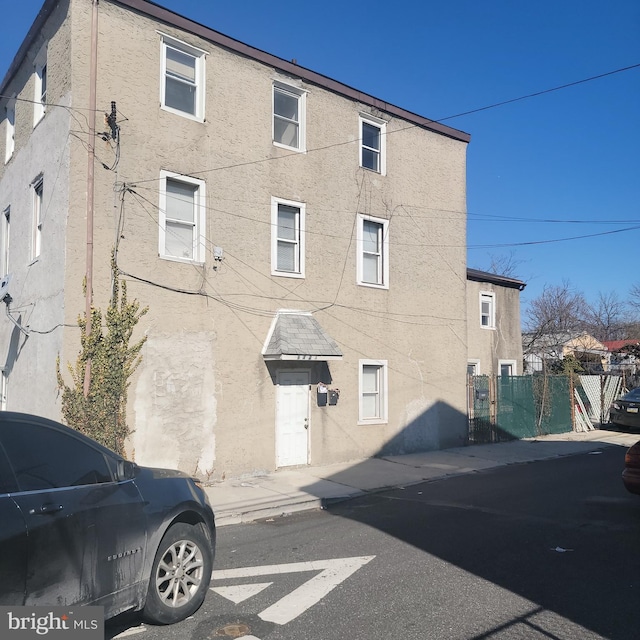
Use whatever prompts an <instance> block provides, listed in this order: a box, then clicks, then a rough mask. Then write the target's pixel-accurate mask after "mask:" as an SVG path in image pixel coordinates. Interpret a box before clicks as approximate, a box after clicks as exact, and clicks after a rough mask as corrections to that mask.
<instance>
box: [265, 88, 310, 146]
mask: <svg viewBox="0 0 640 640" xmlns="http://www.w3.org/2000/svg"><path fill="white" fill-rule="evenodd" d="M277 91H279V92H281V93H286V94H288V95H289V96H291V97H293V98H296V99H297V100H298V121H297V123H296V124H297V125H298V146H297V147H295V146H290V145H288V144H284V143H283V142H278V141H277V140H276V119H277V118H281V119H285V118H284V117H283V116H278V115H277V114H276V92H277ZM271 113H272V119H271V139H272V140H273V144H274V145H275V146H276V147H282V148H283V149H291V150H293V151H300V152H302V153H304V152H305V151H306V137H307V132H306V122H307V92H306V91H305V90H304V89H299V88H298V87H293V86H291V85H289V84H285V83H283V82H278V81H274V83H273V89H272V91H271ZM291 122H293V121H291Z"/></svg>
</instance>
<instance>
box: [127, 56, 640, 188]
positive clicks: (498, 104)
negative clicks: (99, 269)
mask: <svg viewBox="0 0 640 640" xmlns="http://www.w3.org/2000/svg"><path fill="white" fill-rule="evenodd" d="M638 68H640V63H638V64H632V65H629V66H628V67H622V68H620V69H614V70H613V71H607V72H605V73H600V74H598V75H596V76H590V77H588V78H583V79H582V80H575V81H574V82H569V83H567V84H563V85H560V86H557V87H551V88H550V89H543V90H541V91H536V92H534V93H528V94H527V95H524V96H519V97H517V98H511V99H509V100H503V101H502V102H494V103H492V104H489V105H486V106H484V107H478V108H476V109H471V110H469V111H463V112H461V113H456V114H454V115H451V116H446V117H444V118H439V119H437V120H431V119H429V122H431V123H434V124H438V123H441V122H445V121H446V120H453V119H454V118H460V117H462V116H466V115H470V114H473V113H479V112H481V111H487V110H488V109H496V108H498V107H502V106H504V105H506V104H511V103H513V102H519V101H521V100H527V99H529V98H535V97H537V96H541V95H544V94H546V93H552V92H554V91H560V90H562V89H567V88H569V87H573V86H576V85H579V84H584V83H586V82H592V81H594V80H600V79H601V78H605V77H607V76H612V75H615V74H617V73H622V72H624V71H631V70H632V69H638ZM420 126H421V125H418V124H412V125H408V126H406V127H402V128H400V129H396V130H395V131H387V133H386V134H385V135H386V136H390V135H394V134H396V133H401V132H402V131H408V130H409V129H416V128H418V127H420ZM356 142H360V139H354V140H345V141H342V142H336V143H333V144H329V145H325V146H322V147H315V148H314V149H307V151H306V153H305V154H304V155H308V154H310V153H315V152H318V151H326V150H327V149H333V148H335V147H341V146H345V145H348V144H354V143H356ZM291 157H300V153H299V152H298V151H293V152H291V153H286V154H284V155H281V156H269V157H268V158H260V159H259V160H246V161H244V162H237V163H235V164H230V165H223V166H220V167H213V168H210V169H202V170H197V171H190V172H188V173H187V175H190V176H198V175H202V174H203V173H213V172H214V171H224V170H227V169H237V168H240V167H246V166H250V165H253V164H262V163H265V162H273V161H277V160H284V159H286V158H291ZM157 180H159V178H158V177H154V178H142V179H138V180H131V181H130V182H131V184H132V185H134V186H137V185H140V184H143V183H145V182H154V181H157Z"/></svg>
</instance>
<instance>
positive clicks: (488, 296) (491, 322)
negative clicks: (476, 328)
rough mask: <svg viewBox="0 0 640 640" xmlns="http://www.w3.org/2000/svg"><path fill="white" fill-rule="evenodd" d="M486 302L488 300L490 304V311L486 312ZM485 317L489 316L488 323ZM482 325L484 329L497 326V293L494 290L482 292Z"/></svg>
mask: <svg viewBox="0 0 640 640" xmlns="http://www.w3.org/2000/svg"><path fill="white" fill-rule="evenodd" d="M484 302H488V303H489V305H490V308H489V313H484V312H483V310H482V305H483V303H484ZM484 318H487V322H488V324H485V322H484ZM480 326H481V327H482V328H483V329H495V328H496V294H495V293H494V292H493V291H481V292H480Z"/></svg>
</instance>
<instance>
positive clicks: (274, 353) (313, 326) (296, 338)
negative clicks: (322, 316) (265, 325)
mask: <svg viewBox="0 0 640 640" xmlns="http://www.w3.org/2000/svg"><path fill="white" fill-rule="evenodd" d="M262 355H263V357H264V359H265V360H342V352H341V351H340V348H339V347H338V345H337V344H336V342H335V340H334V339H333V338H332V337H331V336H330V335H329V334H328V333H327V332H326V331H325V330H324V329H323V328H322V327H321V326H320V323H319V322H318V321H317V320H316V319H315V318H314V317H313V316H312V315H311V313H309V312H306V311H278V313H277V314H276V317H275V318H274V319H273V322H272V323H271V328H270V329H269V334H268V335H267V340H266V342H265V345H264V348H263V350H262Z"/></svg>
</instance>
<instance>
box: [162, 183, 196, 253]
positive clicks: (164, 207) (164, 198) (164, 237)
mask: <svg viewBox="0 0 640 640" xmlns="http://www.w3.org/2000/svg"><path fill="white" fill-rule="evenodd" d="M168 180H173V181H175V182H182V183H184V184H188V185H191V186H193V187H195V188H196V190H195V194H194V196H195V197H194V203H193V209H194V210H193V223H192V224H190V223H187V222H185V221H182V220H172V219H171V218H170V217H168V216H167V181H168ZM205 203H206V186H205V182H204V180H198V179H197V178H192V177H190V176H184V175H181V174H179V173H173V172H171V171H164V170H163V171H160V203H159V221H158V223H159V227H160V233H159V234H158V255H159V256H160V257H161V258H163V259H165V260H173V261H175V262H189V263H198V264H203V263H204V261H205V233H204V230H205V222H206V205H205ZM168 221H169V222H175V223H176V224H181V225H184V226H191V227H192V228H193V235H192V247H191V252H192V256H193V257H191V258H188V257H180V256H172V255H169V254H167V253H166V241H167V222H168Z"/></svg>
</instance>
